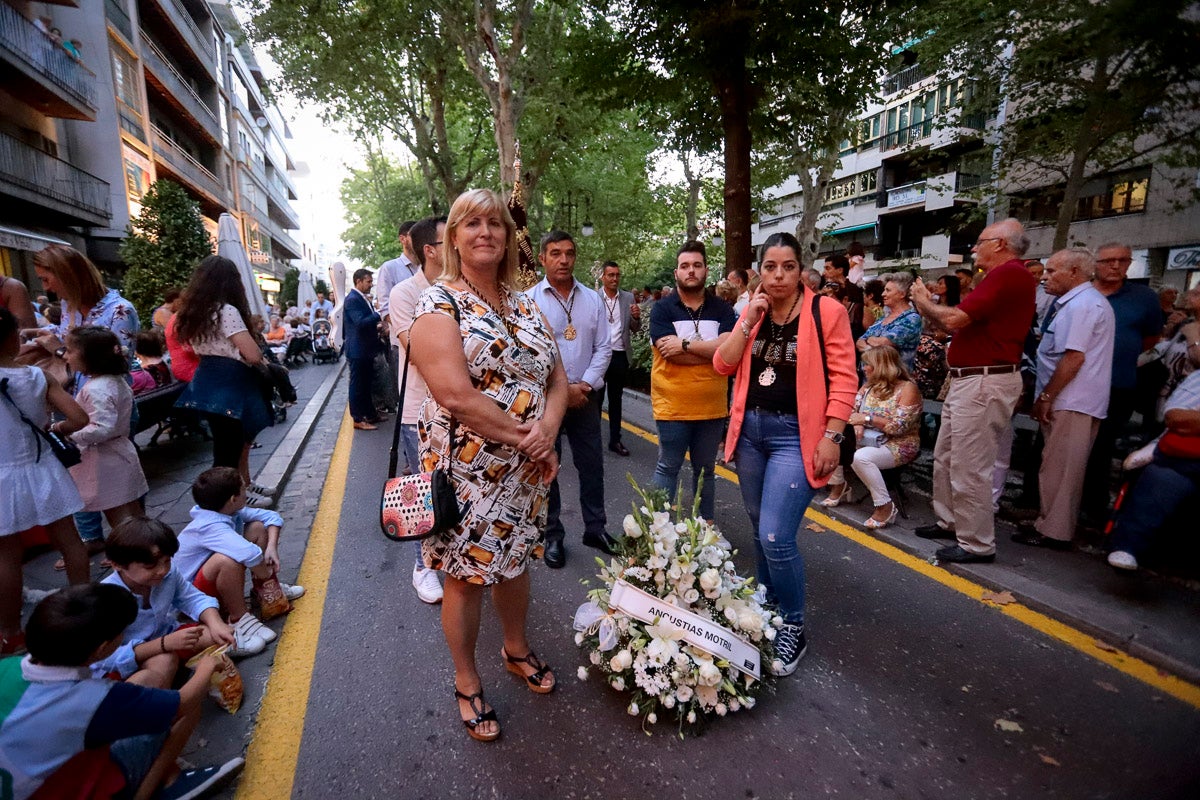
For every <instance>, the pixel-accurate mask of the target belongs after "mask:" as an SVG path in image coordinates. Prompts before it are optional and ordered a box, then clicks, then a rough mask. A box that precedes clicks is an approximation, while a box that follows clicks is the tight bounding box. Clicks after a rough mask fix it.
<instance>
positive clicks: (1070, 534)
mask: <svg viewBox="0 0 1200 800" xmlns="http://www.w3.org/2000/svg"><path fill="white" fill-rule="evenodd" d="M1095 271H1096V261H1095V259H1094V258H1093V257H1092V254H1091V253H1090V252H1088V251H1087V250H1083V249H1078V248H1076V249H1068V250H1060V251H1058V252H1057V253H1055V254H1054V255H1052V256H1050V260H1049V261H1047V262H1046V266H1045V287H1046V291H1047V292H1048V293H1049V294H1051V295H1053V296H1055V297H1056V298H1057V300H1056V301H1055V303H1054V304H1053V305H1052V306H1051V307H1050V309H1049V310H1048V311H1047V312H1046V317H1045V319H1044V320H1043V321H1042V341H1041V344H1039V345H1038V365H1037V384H1036V386H1035V387H1034V392H1035V397H1036V399H1035V400H1034V403H1033V410H1032V412H1031V413H1030V416H1031V417H1033V418H1034V419H1035V420H1036V421H1038V422H1040V423H1041V425H1042V434H1043V436H1044V438H1045V441H1046V444H1045V447H1044V448H1043V449H1042V465H1041V469H1040V470H1039V471H1038V485H1039V489H1040V495H1041V513H1040V514H1039V515H1038V518H1037V520H1036V521H1035V522H1034V524H1033V525H1032V526H1026V527H1023V528H1022V529H1021V530H1020V531H1018V532H1017V533H1014V534H1013V536H1012V540H1013V541H1014V542H1017V543H1018V544H1027V545H1032V546H1034V547H1049V548H1051V549H1054V550H1066V549H1069V548H1070V547H1071V539H1072V538H1074V536H1075V522H1076V520H1077V518H1078V516H1079V505H1080V503H1081V502H1082V500H1083V479H1084V474H1085V472H1086V470H1087V463H1088V453H1090V452H1091V449H1092V441H1093V440H1094V439H1095V438H1096V432H1097V431H1098V430H1099V428H1100V421H1101V420H1102V419H1104V417H1105V416H1106V415H1107V413H1108V394H1109V386H1110V384H1111V381H1112V353H1113V343H1114V341H1115V339H1116V316H1115V315H1114V314H1113V310H1112V306H1110V305H1109V303H1108V300H1107V299H1106V298H1105V297H1104V295H1102V294H1101V293H1100V292H1099V291H1097V290H1096V288H1095V287H1093V286H1092V284H1091V280H1092V276H1093V275H1094V274H1095Z"/></svg>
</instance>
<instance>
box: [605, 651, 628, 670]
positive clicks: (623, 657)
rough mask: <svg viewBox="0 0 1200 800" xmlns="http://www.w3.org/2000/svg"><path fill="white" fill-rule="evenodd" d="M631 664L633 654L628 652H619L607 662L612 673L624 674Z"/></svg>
mask: <svg viewBox="0 0 1200 800" xmlns="http://www.w3.org/2000/svg"><path fill="white" fill-rule="evenodd" d="M632 664H633V653H630V652H629V651H628V650H619V651H617V654H616V655H615V656H613V657H612V660H610V661H609V662H608V665H609V667H610V668H611V669H612V671H613V672H624V671H625V670H627V669H629V667H630V666H631V665H632Z"/></svg>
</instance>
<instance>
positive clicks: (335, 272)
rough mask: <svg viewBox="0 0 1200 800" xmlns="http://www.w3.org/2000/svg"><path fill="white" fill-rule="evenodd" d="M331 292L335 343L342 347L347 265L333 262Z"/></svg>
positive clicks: (330, 278) (330, 279)
mask: <svg viewBox="0 0 1200 800" xmlns="http://www.w3.org/2000/svg"><path fill="white" fill-rule="evenodd" d="M329 291H331V292H332V293H333V313H332V314H330V315H329V320H330V324H331V325H332V326H333V331H332V332H333V337H332V338H333V343H334V344H336V345H337V346H338V347H341V346H342V306H343V305H344V304H345V302H346V265H345V264H343V263H342V262H341V261H335V262H333V266H331V267H330V268H329Z"/></svg>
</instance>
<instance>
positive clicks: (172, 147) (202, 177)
mask: <svg viewBox="0 0 1200 800" xmlns="http://www.w3.org/2000/svg"><path fill="white" fill-rule="evenodd" d="M151 127H152V128H153V130H154V137H153V138H154V153H155V154H156V155H158V156H160V157H162V158H163V159H164V160H165V161H166V163H167V165H168V167H169V168H170V169H171V171H172V172H175V173H176V174H177V175H179V176H180V177H182V178H184V179H186V180H188V181H190V182H191V183H192V185H193V186H195V187H197V188H199V189H201V190H203V191H205V192H207V193H208V194H210V195H212V197H213V199H214V200H216V201H217V202H218V203H219V204H220V205H222V206H225V207H226V208H228V207H229V205H230V203H229V193H228V192H227V191H226V189H225V187H223V186H222V185H221V182H220V181H219V180H217V176H216V175H213V174H212V173H211V172H209V170H208V169H207V168H206V167H205V166H204V165H203V164H201V163H200V162H199V161H197V160H196V159H195V158H193V157H192V155H191V154H190V153H188V152H187V151H186V150H184V149H183V148H182V147H180V146H179V144H178V143H177V142H176V141H175V140H174V139H172V138H171V137H170V136H167V134H165V133H163V131H162V130H161V129H160V128H159V127H158V126H156V125H155V126H151Z"/></svg>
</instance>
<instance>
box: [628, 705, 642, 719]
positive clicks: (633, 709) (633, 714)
mask: <svg viewBox="0 0 1200 800" xmlns="http://www.w3.org/2000/svg"><path fill="white" fill-rule="evenodd" d="M627 710H628V711H629V716H631V717H636V716H637V715H638V711H640V709H639V708H638V704H637V703H630V704H629V708H628V709H627Z"/></svg>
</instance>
